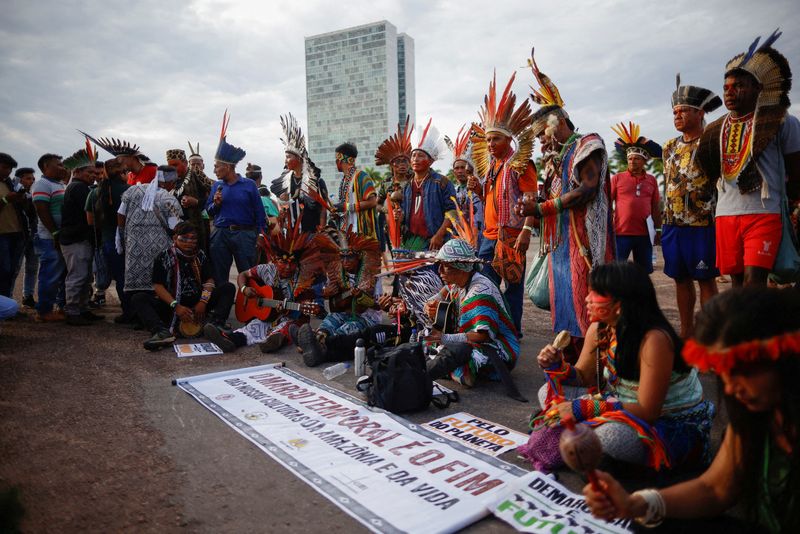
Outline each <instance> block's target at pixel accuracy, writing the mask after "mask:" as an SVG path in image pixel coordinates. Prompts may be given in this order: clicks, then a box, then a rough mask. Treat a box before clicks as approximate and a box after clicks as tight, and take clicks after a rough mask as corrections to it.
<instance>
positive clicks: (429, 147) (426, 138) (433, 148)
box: [414, 118, 447, 160]
mask: <svg viewBox="0 0 800 534" xmlns="http://www.w3.org/2000/svg"><path fill="white" fill-rule="evenodd" d="M414 150H422V151H423V152H425V153H426V154H428V156H430V157H431V158H432V159H434V160H437V159H439V158H441V157H442V155H443V154H444V151H445V150H447V145H446V144H445V142H444V139H442V136H441V134H440V133H439V130H438V129H437V128H436V126H433V119H432V118H431V119H428V124H426V125H425V129H424V130H422V135H421V136H420V138H419V141H418V142H417V145H416V146H415V147H414Z"/></svg>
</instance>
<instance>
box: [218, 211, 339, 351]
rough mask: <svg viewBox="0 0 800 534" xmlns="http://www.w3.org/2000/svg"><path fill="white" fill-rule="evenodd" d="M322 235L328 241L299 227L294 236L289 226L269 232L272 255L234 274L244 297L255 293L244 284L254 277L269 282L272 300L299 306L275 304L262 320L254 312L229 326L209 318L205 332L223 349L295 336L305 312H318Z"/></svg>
mask: <svg viewBox="0 0 800 534" xmlns="http://www.w3.org/2000/svg"><path fill="white" fill-rule="evenodd" d="M298 224H299V222H298ZM323 238H324V239H325V240H327V241H328V242H329V241H330V238H328V236H327V235H320V236H319V237H314V236H312V235H311V234H307V233H304V232H303V233H300V234H299V235H298V236H296V237H294V238H293V237H292V235H291V233H289V232H281V233H280V234H277V235H273V236H271V237H270V240H269V241H268V247H269V249H270V250H269V257H270V258H272V261H270V262H268V263H261V264H259V265H256V266H255V267H253V268H251V269H248V270H246V271H242V272H240V273H239V276H238V277H237V279H236V284H237V286H238V288H239V291H241V292H242V293H243V294H244V296H245V297H247V298H248V299H255V298H257V297H258V294H257V292H256V290H255V289H254V288H253V287H250V284H249V282H250V281H254V282H256V284H257V285H260V286H269V287H271V288H272V291H273V299H274V300H284V299H285V300H287V301H290V302H292V303H301V304H303V309H300V310H289V309H285V308H284V306H282V305H279V306H277V307H275V308H274V309H273V312H272V313H271V314H270V315H269V316H268V317H267V319H266V320H261V319H259V318H258V317H255V318H253V319H252V320H250V321H249V322H248V323H247V324H246V325H244V326H243V327H241V328H239V329H238V330H236V331H234V332H231V331H228V330H225V329H224V328H220V327H219V326H217V325H211V324H209V325H206V327H205V335H206V337H207V338H209V339H210V340H211V341H212V342H213V343H216V344H217V345H218V346H219V348H221V349H222V350H223V352H233V351H235V350H236V349H238V348H239V347H245V346H250V345H255V344H257V343H258V344H260V347H261V351H262V352H265V353H270V352H275V351H277V350H279V349H280V348H281V347H283V346H284V345H287V344H291V343H292V342H293V341H294V340H296V339H297V329H298V328H299V327H300V326H301V325H303V324H305V323H307V322H308V320H309V319H308V316H309V315H316V314H319V313H321V312H322V300H321V298H319V296H320V292H321V288H322V285H323V283H324V277H323V269H322V266H323V265H324V263H325V259H326V258H327V257H326V256H325V254H324V253H323V252H322V251H321V245H320V243H321V244H322V246H324V245H325V242H323ZM331 245H332V244H331ZM328 247H330V245H328ZM237 313H238V312H237Z"/></svg>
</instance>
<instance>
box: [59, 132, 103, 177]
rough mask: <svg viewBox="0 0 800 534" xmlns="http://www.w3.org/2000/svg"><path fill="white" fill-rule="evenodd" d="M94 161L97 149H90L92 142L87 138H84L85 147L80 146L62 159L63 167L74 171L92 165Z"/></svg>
mask: <svg viewBox="0 0 800 534" xmlns="http://www.w3.org/2000/svg"><path fill="white" fill-rule="evenodd" d="M95 161H97V149H96V148H95V149H92V144H91V143H90V142H89V139H86V148H82V149H80V150H78V151H77V152H75V153H74V154H72V155H71V156H70V157H68V158H66V159H64V168H65V169H67V170H70V171H74V170H75V169H82V168H84V167H93V166H94V162H95Z"/></svg>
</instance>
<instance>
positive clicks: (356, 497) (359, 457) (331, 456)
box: [176, 365, 525, 533]
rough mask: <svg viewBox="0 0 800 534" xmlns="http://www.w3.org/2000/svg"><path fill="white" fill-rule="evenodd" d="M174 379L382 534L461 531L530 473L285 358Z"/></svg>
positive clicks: (225, 419) (205, 404) (331, 498)
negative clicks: (310, 374) (320, 379)
mask: <svg viewBox="0 0 800 534" xmlns="http://www.w3.org/2000/svg"><path fill="white" fill-rule="evenodd" d="M176 384H177V385H178V386H179V387H181V388H182V389H184V390H185V391H186V392H187V393H189V394H190V395H192V396H193V397H195V398H196V399H197V400H198V401H200V402H201V403H202V404H203V405H204V406H206V407H207V408H208V409H209V410H211V411H212V412H213V413H214V414H216V415H217V416H218V417H220V418H221V419H222V420H223V421H225V422H226V423H227V424H228V425H230V426H231V427H232V428H233V429H234V430H236V431H237V432H239V433H240V434H241V435H243V436H244V437H246V438H247V439H249V440H250V441H252V442H253V443H254V444H256V445H257V446H258V447H259V448H260V449H261V450H262V451H264V452H266V453H267V454H268V455H269V456H271V457H272V458H273V459H275V460H276V461H278V462H279V463H281V464H282V465H283V466H284V467H286V468H287V469H289V470H290V471H292V472H293V473H294V474H295V475H297V476H298V477H299V478H300V479H301V480H303V481H304V482H306V483H307V484H308V485H310V486H311V487H312V488H314V489H315V490H316V491H318V492H319V493H320V494H322V495H323V496H325V497H326V498H327V499H329V500H330V501H331V502H333V503H334V504H336V505H337V506H339V507H340V508H341V509H342V510H343V511H344V512H346V513H347V514H349V515H351V516H352V517H354V518H355V519H357V520H358V521H360V522H361V523H362V524H364V525H365V526H366V527H367V528H369V529H371V530H373V531H375V532H426V533H427V532H454V531H456V530H459V529H461V528H464V527H466V526H467V525H469V524H471V523H473V522H475V521H477V520H479V519H481V518H482V517H484V516H486V515H488V514H489V508H488V507H489V506H490V505H491V503H493V502H494V501H496V500H497V499H498V498H499V496H500V494H501V492H502V491H503V489H504V488H505V487H506V486H508V484H509V483H510V482H512V481H513V480H516V478H517V477H519V476H521V475H523V474H524V473H525V471H523V470H521V469H519V468H518V467H515V466H513V465H510V464H507V463H505V462H502V461H500V460H498V459H496V458H492V457H490V456H487V455H484V454H480V453H477V452H475V451H472V450H469V449H467V448H466V447H464V446H462V445H460V444H459V443H456V442H451V441H449V440H447V439H445V438H443V437H441V436H439V435H437V434H434V433H433V432H431V431H429V430H427V429H425V428H423V427H421V426H419V425H415V424H413V423H411V422H409V421H407V420H405V419H403V418H401V417H398V416H396V415H393V414H390V413H388V412H384V411H383V410H377V409H371V408H369V407H368V406H366V405H365V404H364V403H362V402H360V401H358V400H357V399H355V398H352V397H349V396H347V395H345V394H344V393H342V392H340V391H338V390H336V389H333V388H331V387H329V386H327V385H325V384H319V383H317V382H314V381H313V380H310V379H308V378H306V377H304V376H302V375H300V374H297V373H294V372H292V371H290V370H288V369H285V368H282V367H280V366H272V365H267V366H260V367H251V368H248V369H236V370H232V371H226V372H222V373H215V374H211V375H203V376H197V377H191V378H183V379H180V380H176Z"/></svg>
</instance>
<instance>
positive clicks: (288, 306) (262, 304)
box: [258, 298, 302, 311]
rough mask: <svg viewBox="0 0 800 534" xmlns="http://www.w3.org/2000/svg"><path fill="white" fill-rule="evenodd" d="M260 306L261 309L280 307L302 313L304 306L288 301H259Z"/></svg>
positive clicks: (260, 299) (261, 299)
mask: <svg viewBox="0 0 800 534" xmlns="http://www.w3.org/2000/svg"><path fill="white" fill-rule="evenodd" d="M258 306H259V307H267V308H277V307H278V306H283V309H285V310H290V311H300V309H301V308H302V304H300V303H299V302H291V301H288V300H277V299H264V298H259V299H258Z"/></svg>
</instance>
